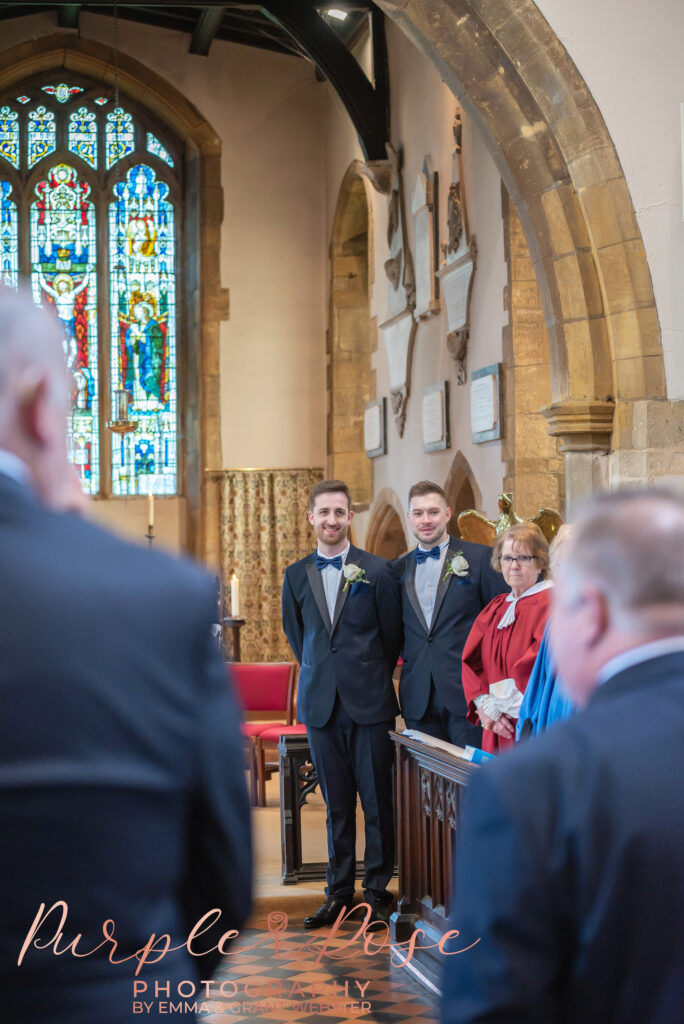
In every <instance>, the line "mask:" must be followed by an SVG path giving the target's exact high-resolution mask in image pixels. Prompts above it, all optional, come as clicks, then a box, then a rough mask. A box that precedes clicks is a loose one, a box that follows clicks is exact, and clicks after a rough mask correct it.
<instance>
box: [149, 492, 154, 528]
mask: <svg viewBox="0 0 684 1024" xmlns="http://www.w3.org/2000/svg"><path fill="white" fill-rule="evenodd" d="M147 522H148V525H149V528H150V530H152V529H154V494H148V495H147Z"/></svg>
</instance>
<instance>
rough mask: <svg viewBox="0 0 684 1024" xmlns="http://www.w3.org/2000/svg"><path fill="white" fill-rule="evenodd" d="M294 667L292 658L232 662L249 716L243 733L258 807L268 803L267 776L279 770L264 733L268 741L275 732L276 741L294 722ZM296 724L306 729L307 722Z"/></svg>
mask: <svg viewBox="0 0 684 1024" xmlns="http://www.w3.org/2000/svg"><path fill="white" fill-rule="evenodd" d="M295 669H296V664H295V662H293V661H283V662H232V663H231V664H230V669H229V671H230V672H231V674H232V677H233V680H234V683H235V689H236V692H237V695H238V700H239V701H240V703H241V705H242V711H243V714H244V716H245V718H246V721H244V722H243V725H242V733H243V735H244V736H245V738H246V739H247V740H248V742H249V745H250V777H251V790H252V803H254V804H257V805H258V806H259V807H264V806H265V805H266V780H267V779H270V777H271V775H272V774H273V772H274V771H277V770H278V762H277V761H276V762H268V763H267V762H266V758H265V752H264V744H263V743H262V742H261V737H262V734H265V733H266V734H268V739H267V740H266V742H267V743H268V742H272V740H271V737H272V735H273V734H274V733H276V740H275V742H276V743H277V739H278V736H279V735H280V731H290V730H291V728H292V726H293V722H294V697H295V685H294V683H295ZM274 719H275V720H274ZM283 719H284V720H283ZM296 728H297V729H305V727H304V726H297V727H296ZM279 730H280V731H279Z"/></svg>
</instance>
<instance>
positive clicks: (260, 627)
mask: <svg viewBox="0 0 684 1024" xmlns="http://www.w3.org/2000/svg"><path fill="white" fill-rule="evenodd" d="M322 479H323V470H322V469H247V470H245V469H230V470H226V472H225V473H224V474H223V483H222V487H221V567H222V571H223V581H224V585H225V593H226V604H227V609H226V614H229V612H230V578H231V576H232V575H233V573H235V574H236V575H237V576H238V578H239V580H240V615H241V616H244V618H245V619H246V620H247V621H246V622H245V624H244V626H243V627H242V631H241V635H240V646H241V656H242V660H243V661H290V660H291V659H292V652H291V650H290V647H289V645H288V642H287V640H286V639H285V634H284V633H283V630H282V627H281V621H280V592H281V589H282V585H283V575H284V573H285V567H286V566H288V565H289V564H290V562H296V561H297V559H298V558H303V557H304V555H306V554H308V552H309V551H311V550H313V547H314V536H313V531H312V530H311V527H310V526H309V523H308V521H307V518H306V514H307V512H308V509H309V492H310V490H311V488H312V487H313V486H314V484H316V483H318V481H319V480H322Z"/></svg>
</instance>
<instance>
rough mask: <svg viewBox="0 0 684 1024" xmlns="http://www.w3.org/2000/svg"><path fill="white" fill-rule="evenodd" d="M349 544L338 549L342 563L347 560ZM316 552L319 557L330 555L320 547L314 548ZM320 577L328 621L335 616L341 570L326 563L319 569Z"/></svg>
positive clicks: (328, 556)
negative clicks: (324, 552)
mask: <svg viewBox="0 0 684 1024" xmlns="http://www.w3.org/2000/svg"><path fill="white" fill-rule="evenodd" d="M350 546H351V545H349V544H347V546H346V548H345V549H344V551H340V552H339V553H340V555H341V556H342V565H344V563H345V561H346V560H347V555H348V554H349V548H350ZM316 551H317V553H318V554H319V555H320V556H321V558H330V557H331V556H330V555H325V554H323V552H322V551H321V549H320V548H317V549H316ZM320 573H321V579H322V580H323V590H324V591H325V602H326V604H327V606H328V613H329V615H330V621H331V622H332V620H333V619H334V617H335V605H336V604H337V595H338V593H339V590H340V580H341V578H342V570H341V569H336V568H335V566H334V565H326V567H325V569H321V570H320Z"/></svg>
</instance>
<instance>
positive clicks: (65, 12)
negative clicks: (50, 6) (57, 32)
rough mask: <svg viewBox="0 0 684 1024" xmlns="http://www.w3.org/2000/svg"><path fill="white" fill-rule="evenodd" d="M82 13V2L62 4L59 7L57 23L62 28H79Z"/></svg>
mask: <svg viewBox="0 0 684 1024" xmlns="http://www.w3.org/2000/svg"><path fill="white" fill-rule="evenodd" d="M80 13H81V5H80V4H60V5H59V7H58V8H57V24H58V25H59V27H60V28H78V19H79V16H80Z"/></svg>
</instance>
